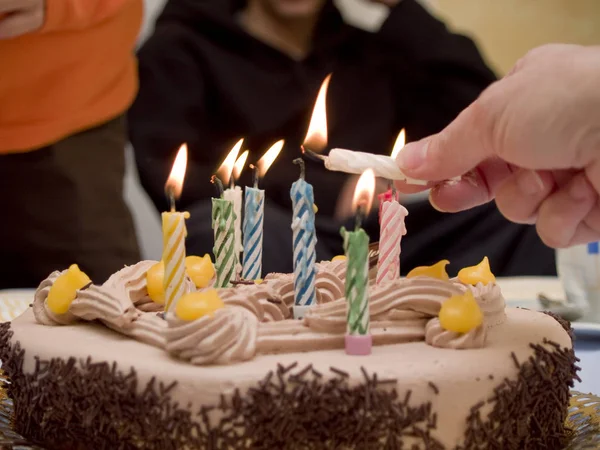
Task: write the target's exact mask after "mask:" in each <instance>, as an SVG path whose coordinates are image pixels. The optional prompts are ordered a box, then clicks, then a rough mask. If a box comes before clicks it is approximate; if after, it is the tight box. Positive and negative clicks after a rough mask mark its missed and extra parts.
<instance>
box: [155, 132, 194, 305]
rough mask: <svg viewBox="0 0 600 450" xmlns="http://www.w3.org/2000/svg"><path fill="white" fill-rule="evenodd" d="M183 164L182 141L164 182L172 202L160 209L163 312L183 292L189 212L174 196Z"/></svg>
mask: <svg viewBox="0 0 600 450" xmlns="http://www.w3.org/2000/svg"><path fill="white" fill-rule="evenodd" d="M186 165H187V146H186V145H185V144H183V145H182V146H181V148H180V149H179V152H178V153H177V157H176V158H175V163H174V164H173V169H172V170H171V174H170V175H169V179H168V180H167V183H166V184H165V193H166V195H167V198H168V199H169V202H170V204H171V211H170V212H163V213H162V229H163V255H162V260H163V262H164V266H165V270H164V278H163V286H164V292H165V312H167V311H170V310H171V309H172V308H173V307H174V306H175V303H176V302H177V300H178V299H179V298H181V296H182V295H183V294H184V292H185V287H184V279H185V237H186V235H187V231H186V228H185V219H187V218H188V217H189V216H190V215H189V213H187V212H184V213H180V212H176V211H175V200H176V199H177V198H179V196H180V195H181V191H182V189H183V179H184V177H185V169H186Z"/></svg>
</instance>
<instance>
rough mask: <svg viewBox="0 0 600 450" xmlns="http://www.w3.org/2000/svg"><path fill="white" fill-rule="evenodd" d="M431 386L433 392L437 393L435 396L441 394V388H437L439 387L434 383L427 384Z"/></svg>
mask: <svg viewBox="0 0 600 450" xmlns="http://www.w3.org/2000/svg"><path fill="white" fill-rule="evenodd" d="M427 384H428V385H429V387H430V388H431V389H432V390H433V392H434V393H435V395H438V394H439V393H440V390H439V388H438V387H437V385H436V384H435V383H434V382H433V381H430V382H429V383H427Z"/></svg>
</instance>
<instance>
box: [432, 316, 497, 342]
mask: <svg viewBox="0 0 600 450" xmlns="http://www.w3.org/2000/svg"><path fill="white" fill-rule="evenodd" d="M486 335H487V333H486V329H485V327H484V326H479V327H477V328H475V329H474V330H471V331H469V332H467V333H464V334H461V333H456V332H454V331H448V330H445V329H444V328H442V325H441V324H440V319H438V318H437V317H435V318H433V319H431V320H429V322H427V325H426V326H425V342H426V343H427V344H429V345H431V346H432V347H440V348H454V349H469V348H481V347H483V346H484V345H485V338H486Z"/></svg>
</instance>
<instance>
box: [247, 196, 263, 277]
mask: <svg viewBox="0 0 600 450" xmlns="http://www.w3.org/2000/svg"><path fill="white" fill-rule="evenodd" d="M264 209H265V191H264V190H262V189H258V188H256V187H248V186H246V190H245V198H244V263H243V267H242V278H243V279H245V280H257V279H259V278H260V277H261V273H262V247H263V221H264Z"/></svg>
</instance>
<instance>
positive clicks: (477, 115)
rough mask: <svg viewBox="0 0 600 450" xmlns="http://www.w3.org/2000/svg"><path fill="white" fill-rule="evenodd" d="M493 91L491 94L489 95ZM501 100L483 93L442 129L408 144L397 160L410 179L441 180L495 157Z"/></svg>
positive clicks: (458, 174)
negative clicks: (495, 134) (494, 142)
mask: <svg viewBox="0 0 600 450" xmlns="http://www.w3.org/2000/svg"><path fill="white" fill-rule="evenodd" d="M490 94H491V95H490ZM501 102H502V99H501V98H498V96H496V95H494V94H493V92H492V91H490V93H489V94H488V91H486V92H484V93H483V94H482V96H481V97H480V98H479V99H477V100H476V101H475V102H473V103H472V104H471V105H470V106H469V107H468V108H467V109H465V110H464V111H463V112H461V113H460V114H459V116H458V117H457V118H456V119H455V120H454V121H453V122H452V123H451V124H450V125H448V126H447V127H446V128H445V129H444V130H443V131H441V132H440V133H438V134H435V135H433V136H429V137H427V138H425V139H422V140H420V141H417V142H411V143H409V144H407V145H406V146H405V147H404V148H403V149H402V151H400V153H399V155H398V157H397V158H396V162H397V163H398V166H399V167H400V169H401V170H402V172H403V173H405V174H406V175H407V176H408V177H410V178H415V179H418V180H427V181H441V180H446V179H449V178H452V177H457V176H460V175H463V174H464V173H467V172H468V171H469V170H471V169H473V168H474V167H476V166H477V165H478V164H479V163H481V162H482V161H484V160H486V159H488V158H490V157H491V156H493V145H492V138H493V133H494V128H495V126H494V123H495V121H496V120H497V119H498V118H499V117H500V116H501V110H502V108H501Z"/></svg>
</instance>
